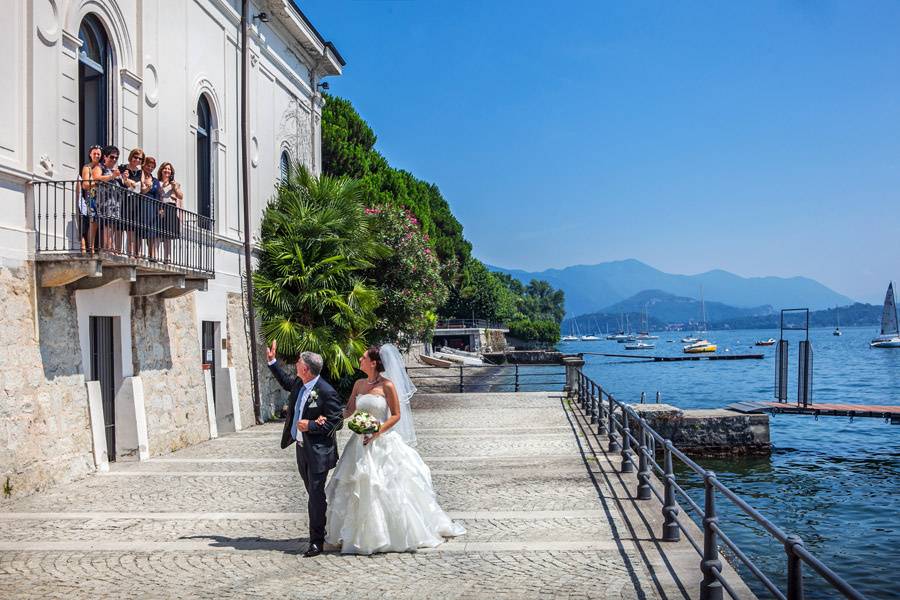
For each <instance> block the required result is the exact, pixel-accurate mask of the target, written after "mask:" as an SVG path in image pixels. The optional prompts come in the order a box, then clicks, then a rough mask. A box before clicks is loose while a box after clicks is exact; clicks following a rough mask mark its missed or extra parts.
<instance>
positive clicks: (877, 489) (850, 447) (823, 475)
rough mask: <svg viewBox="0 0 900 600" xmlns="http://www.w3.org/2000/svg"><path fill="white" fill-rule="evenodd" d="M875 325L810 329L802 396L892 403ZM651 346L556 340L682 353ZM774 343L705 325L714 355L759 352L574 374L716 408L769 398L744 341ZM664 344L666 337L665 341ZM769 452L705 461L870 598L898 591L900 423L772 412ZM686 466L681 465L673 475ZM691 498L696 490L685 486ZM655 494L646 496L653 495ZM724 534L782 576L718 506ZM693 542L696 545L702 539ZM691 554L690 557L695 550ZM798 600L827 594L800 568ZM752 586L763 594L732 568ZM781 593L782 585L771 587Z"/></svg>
mask: <svg viewBox="0 0 900 600" xmlns="http://www.w3.org/2000/svg"><path fill="white" fill-rule="evenodd" d="M877 333H878V332H877V331H876V330H875V329H874V328H849V329H845V330H844V335H843V336H842V337H836V336H833V335H832V332H831V329H814V330H812V331H811V332H810V341H811V342H812V348H813V392H812V397H813V402H841V403H847V404H892V405H900V349H895V350H888V349H881V350H876V349H870V348H869V347H868V342H869V340H870V339H871V338H872V337H874V336H875V335H876V334H877ZM658 335H659V336H660V339H659V340H656V341H655V344H656V349H655V350H649V351H635V352H628V351H625V350H624V348H623V345H622V344H617V343H616V342H614V341H606V340H602V341H597V342H566V343H562V344H560V347H559V349H560V350H562V351H563V352H567V353H574V352H601V353H602V352H606V353H614V354H631V353H633V354H655V355H659V356H675V355H680V354H682V351H681V347H682V344H681V343H680V339H681V337H682V335H683V334H677V333H660V334H658ZM802 336H803V334H802V333H800V332H788V333H786V336H785V337H786V338H787V339H790V340H791V348H790V353H791V354H790V367H789V369H790V373H791V377H792V379H791V383H790V385H789V387H788V390H789V402H790V401H794V402H795V401H796V394H797V388H796V374H797V341H799V340H800V339H802ZM769 337H772V338H775V339H778V337H779V332H778V331H777V330H754V331H714V332H709V334H708V336H707V339H709V340H710V341H713V342H716V343H717V344H718V346H719V350H718V353H719V354H724V353H726V350H728V353H729V354H751V353H764V354H765V358H764V359H763V360H738V361H696V362H693V361H692V362H672V363H648V362H637V361H633V360H628V359H618V358H608V357H601V356H590V355H585V361H586V364H585V373H586V374H587V375H588V376H589V377H591V378H592V379H593V380H594V381H596V382H597V383H598V384H600V385H602V386H603V387H604V389H605V390H607V391H609V392H610V393H612V394H613V396H615V397H616V398H617V399H618V400H622V401H628V402H638V401H639V399H640V394H641V392H642V391H643V392H646V394H647V401H648V402H654V401H655V394H656V392H657V390H658V391H660V392H661V394H662V401H663V402H665V403H667V404H673V405H675V406H678V407H681V408H720V407H724V406H725V405H727V404H729V403H731V402H735V401H739V400H772V399H773V390H774V377H775V359H774V356H775V347H774V346H770V347H753V342H754V341H755V340H758V339H767V338H769ZM667 340H675V342H674V343H668V342H667ZM771 435H772V443H773V446H774V450H773V453H772V455H771V456H770V457H766V458H747V459H728V460H704V461H699V462H700V463H701V464H702V465H703V466H704V467H706V468H710V469H712V470H714V471H715V472H716V473H717V474H718V476H719V478H720V480H722V481H723V482H724V483H725V484H726V485H728V486H729V487H730V488H731V489H732V490H734V491H735V492H737V493H738V494H739V495H741V496H742V497H743V498H744V499H745V500H747V501H748V502H749V503H750V504H751V505H752V506H754V507H755V508H757V509H758V510H760V511H761V512H762V513H763V514H764V515H765V516H767V517H768V518H769V519H770V520H772V521H773V522H774V523H776V524H777V525H778V526H780V527H781V528H782V529H783V530H785V531H787V532H788V533H795V534H797V535H799V536H800V537H801V538H803V540H804V542H805V544H806V546H807V548H809V549H810V550H811V551H812V552H813V553H814V554H815V555H816V556H818V557H819V558H820V559H821V560H822V561H824V562H825V563H826V564H827V565H829V566H830V567H831V568H832V569H834V570H835V571H836V572H837V573H838V574H840V575H841V576H842V577H844V578H845V579H846V580H847V581H849V582H850V583H851V584H852V585H854V586H855V587H856V588H857V589H858V590H860V591H861V592H862V593H864V594H866V595H867V596H869V597H871V598H900V569H898V565H900V425H890V424H887V423H885V422H884V421H882V420H880V419H871V418H857V419H854V420H852V421H851V420H850V419H849V418H847V417H821V418H820V419H819V420H818V421H817V420H815V419H814V418H813V417H806V416H787V415H778V416H774V417H773V418H772V421H771ZM686 476H687V473H685V472H684V471H682V472H681V475H680V477H686ZM691 493H692V495H693V496H694V499H695V501H698V503H699V504H700V505H701V506H702V497H703V494H702V486H701V485H700V484H699V482H693V483H692V484H691ZM654 501H655V500H654ZM718 508H719V510H720V519H721V520H722V523H721V524H722V526H723V530H724V531H725V532H726V533H727V534H728V535H729V536H730V537H731V538H732V539H733V540H734V541H735V542H736V543H737V544H738V545H739V546H740V547H741V548H742V549H743V550H744V551H745V552H746V553H747V554H749V555H750V556H751V557H752V558H753V560H754V562H756V563H757V564H758V565H759V566H761V567H762V568H763V571H764V572H765V573H766V574H767V575H769V576H770V577H772V578H773V579H774V580H775V581H777V582H779V583H781V584H783V581H784V579H783V573H784V571H785V569H786V566H785V560H784V549H783V547H782V546H781V545H779V544H778V543H776V542H774V540H773V539H772V538H771V537H770V536H768V534H765V532H764V531H763V530H762V529H761V528H759V527H758V526H756V525H755V524H751V523H752V522H751V521H750V520H749V519H746V518H743V517H742V516H741V515H740V514H738V511H737V510H735V509H734V508H733V507H732V505H731V504H730V503H729V502H727V501H725V500H724V499H720V500H719V502H718ZM701 542H702V541H701ZM698 562H699V558H698ZM806 571H807V577H806V579H805V589H806V592H807V595H806V597H807V598H832V597H836V594H834V593H833V592H831V591H829V590H830V588H829V587H828V586H827V584H824V583H822V581H821V579H819V578H818V576H816V575H815V574H814V573H811V571H809V570H808V569H806ZM742 574H743V575H744V578H745V580H746V581H747V583H748V584H750V585H751V587H752V588H753V589H754V591H756V592H757V593H758V594H759V597H760V598H766V597H769V594H768V593H767V592H766V591H765V589H764V588H762V587H761V586H760V585H758V584H757V583H756V579H755V578H754V577H753V576H752V575H751V574H749V573H747V572H746V571H743V572H742ZM782 589H786V588H784V587H783V585H782Z"/></svg>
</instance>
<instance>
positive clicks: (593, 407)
mask: <svg viewBox="0 0 900 600" xmlns="http://www.w3.org/2000/svg"><path fill="white" fill-rule="evenodd" d="M589 393H590V405H591V425H594V424H595V423H597V384H595V383H594V382H593V381H592V382H591V388H590V392H589Z"/></svg>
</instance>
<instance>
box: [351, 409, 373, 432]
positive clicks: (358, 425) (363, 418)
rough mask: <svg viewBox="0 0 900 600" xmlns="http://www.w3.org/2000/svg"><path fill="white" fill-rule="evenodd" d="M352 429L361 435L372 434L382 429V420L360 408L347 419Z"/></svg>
mask: <svg viewBox="0 0 900 600" xmlns="http://www.w3.org/2000/svg"><path fill="white" fill-rule="evenodd" d="M347 427H348V428H349V429H350V431H352V432H354V433H358V434H360V435H371V434H373V433H375V432H377V431H378V430H379V429H381V422H380V421H379V420H378V419H376V418H375V417H373V416H372V415H370V414H369V413H367V412H365V411H363V410H358V411H356V412H355V413H353V416H352V417H350V418H349V419H348V420H347Z"/></svg>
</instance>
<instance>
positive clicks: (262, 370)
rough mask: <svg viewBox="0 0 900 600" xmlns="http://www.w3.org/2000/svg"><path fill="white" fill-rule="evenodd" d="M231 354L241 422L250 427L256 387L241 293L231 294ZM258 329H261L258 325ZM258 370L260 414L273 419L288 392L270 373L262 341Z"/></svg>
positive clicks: (285, 399) (253, 420) (228, 312)
mask: <svg viewBox="0 0 900 600" xmlns="http://www.w3.org/2000/svg"><path fill="white" fill-rule="evenodd" d="M227 302H228V307H227V317H228V339H227V344H228V356H229V359H230V364H229V365H228V366H229V367H234V369H235V374H236V379H237V388H238V389H237V393H238V397H239V398H240V406H241V423H242V424H243V426H244V427H249V426H251V425H252V424H253V423H255V422H256V421H255V417H254V415H253V388H252V382H251V377H250V360H249V358H248V354H249V352H248V347H247V334H246V329H245V328H244V325H245V323H244V314H245V312H244V306H243V303H242V302H241V295H240V294H235V293H229V294H228V300H227ZM257 330H258V328H257ZM256 356H257V363H258V364H257V370H258V373H259V396H260V416H261V417H262V419H263V421H267V420H269V419H271V418H272V416H273V414H274V413H275V412H278V411H276V408H277V409H278V410H279V411H280V407H281V406H282V405H284V403H285V402H287V392H285V391H284V390H282V389H281V386H279V385H278V382H277V381H275V379H274V378H273V377H272V375H270V374H269V367H268V365H266V349H265V347H264V346H263V344H262V343H260V344H259V346H258V348H257V353H256Z"/></svg>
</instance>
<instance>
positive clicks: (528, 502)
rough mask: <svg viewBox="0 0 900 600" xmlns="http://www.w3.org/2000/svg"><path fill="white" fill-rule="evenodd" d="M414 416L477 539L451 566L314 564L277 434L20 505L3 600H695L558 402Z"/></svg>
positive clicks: (628, 496)
mask: <svg viewBox="0 0 900 600" xmlns="http://www.w3.org/2000/svg"><path fill="white" fill-rule="evenodd" d="M413 411H414V416H415V421H416V426H417V428H418V436H419V445H418V450H419V452H420V454H421V455H422V457H423V458H424V459H425V461H426V462H427V463H428V464H429V466H430V467H431V469H432V475H433V478H434V483H435V489H436V491H437V494H438V500H439V501H440V503H441V505H442V507H443V508H444V509H445V510H446V511H448V513H449V514H450V515H451V517H452V518H454V519H455V520H457V521H459V522H461V523H462V524H463V525H464V526H465V527H466V529H467V534H466V535H464V536H462V537H460V538H456V539H453V540H451V541H449V542H447V543H446V544H444V545H442V546H440V547H439V548H437V549H434V550H427V551H420V552H418V553H415V554H383V555H375V556H372V557H358V556H343V555H340V554H336V553H329V554H324V555H322V556H319V557H316V558H313V559H305V558H303V557H302V552H303V551H304V549H305V546H306V538H305V536H306V528H307V519H306V513H305V505H306V494H305V492H304V491H303V488H302V484H301V482H300V478H299V476H298V475H297V473H296V467H295V465H294V459H293V452H292V451H282V450H280V449H279V448H278V440H279V439H280V432H281V425H280V424H276V423H271V424H266V425H262V426H257V427H252V428H250V429H248V430H244V431H242V432H240V433H237V434H232V435H228V436H225V437H221V438H219V439H215V440H210V441H208V442H204V443H202V444H198V445H196V446H193V447H190V448H187V449H184V450H181V451H179V452H176V453H174V454H170V455H166V456H163V457H158V458H154V459H152V460H149V461H146V462H142V463H135V462H131V463H124V462H123V463H117V464H114V465H112V468H111V470H110V472H109V473H103V474H100V473H98V474H95V475H92V476H90V477H87V478H85V479H82V480H80V481H77V482H74V483H71V484H67V485H62V486H58V487H55V488H51V489H49V490H46V491H44V492H41V493H38V494H35V495H32V496H29V497H26V498H22V499H17V500H12V501H5V502H4V503H3V505H2V506H3V510H2V513H0V597H15V598H32V597H34V598H38V597H40V598H46V597H66V598H105V597H116V598H131V597H142V598H223V597H235V598H262V597H266V598H270V597H273V596H276V595H285V594H287V595H289V596H290V597H297V598H319V597H328V598H416V599H422V598H431V597H442V598H510V599H511V598H516V599H518V598H546V597H554V598H695V597H698V595H699V580H700V571H699V568H698V567H699V557H698V556H697V554H696V553H695V552H694V550H693V549H692V548H691V547H690V546H689V545H688V543H687V542H685V541H682V542H678V543H662V542H657V541H655V539H656V537H657V536H658V535H659V532H660V514H659V512H660V511H659V506H658V503H656V502H638V501H635V500H633V493H634V490H635V477H634V475H633V474H627V475H623V474H620V473H618V468H617V467H618V462H619V461H618V457H617V456H611V457H610V459H607V457H606V455H605V454H604V453H603V450H602V448H600V447H598V446H597V445H596V444H595V443H594V440H592V439H591V438H590V437H588V436H585V434H584V433H583V431H584V430H585V429H586V428H587V427H588V425H587V424H585V423H584V421H583V419H582V417H581V416H580V415H579V413H578V411H573V410H572V408H571V407H570V406H569V403H568V401H567V400H565V399H564V398H563V396H562V394H561V393H516V394H513V393H508V394H500V393H496V394H495V393H490V394H488V393H485V394H477V393H472V394H419V395H417V396H416V397H414V398H413ZM583 428H584V429H583ZM340 435H341V436H342V438H343V439H346V437H347V436H348V435H352V434H350V433H349V432H347V431H346V430H344V431H342V432H341V433H340ZM341 445H343V443H342V444H341ZM725 569H726V576H728V578H729V580H730V581H731V582H733V583H736V584H738V586H739V587H738V589H739V590H741V592H742V593H741V597H742V598H743V597H746V598H752V597H753V595H752V594H751V593H750V591H749V590H747V589H746V588H745V587H743V584H742V582H741V581H740V579H739V578H737V576H736V575H735V574H734V573H733V571H731V570H730V568H729V567H727V565H726V566H725Z"/></svg>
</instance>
